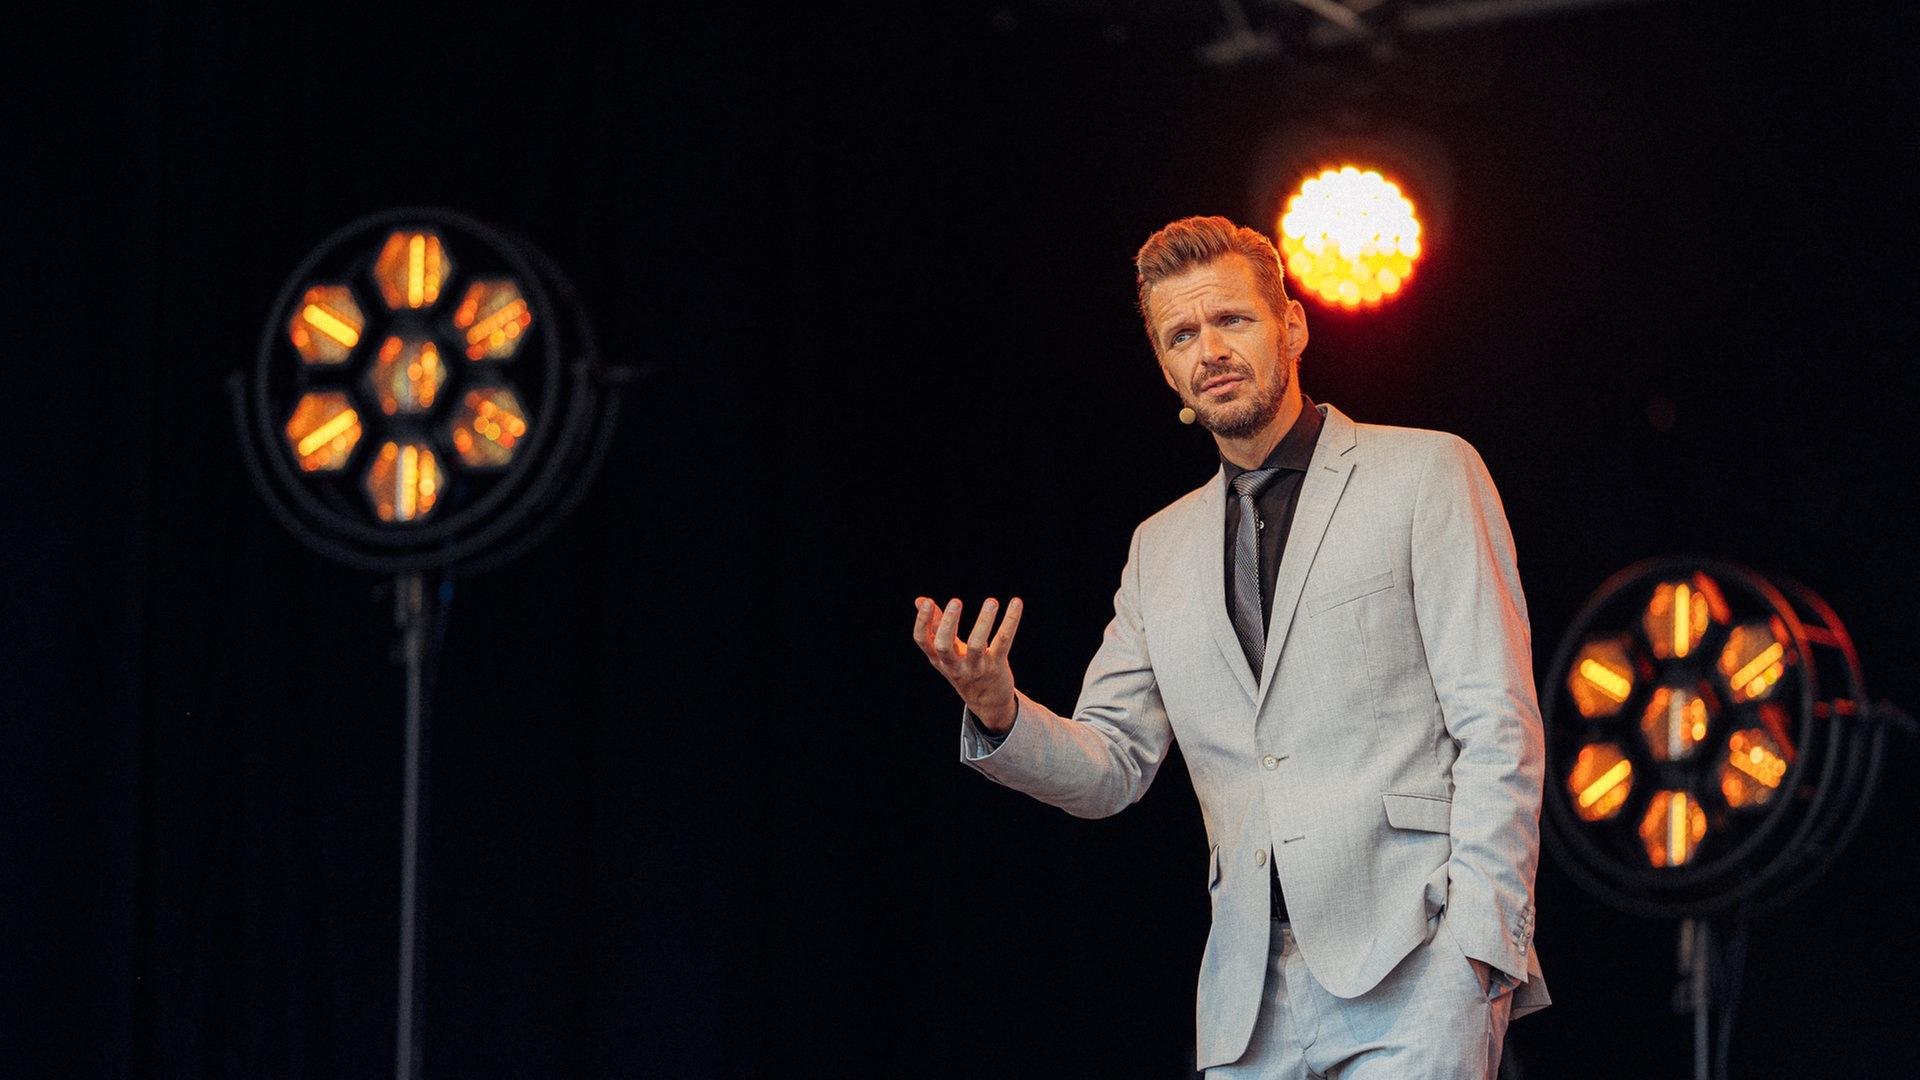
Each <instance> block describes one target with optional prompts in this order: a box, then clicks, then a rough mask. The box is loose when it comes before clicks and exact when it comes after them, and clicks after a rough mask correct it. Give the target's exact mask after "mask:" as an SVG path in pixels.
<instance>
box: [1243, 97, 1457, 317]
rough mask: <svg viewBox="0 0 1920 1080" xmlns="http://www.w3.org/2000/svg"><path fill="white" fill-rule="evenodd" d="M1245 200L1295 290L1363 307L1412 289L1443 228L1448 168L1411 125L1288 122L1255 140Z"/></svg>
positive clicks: (1353, 308) (1328, 302)
mask: <svg viewBox="0 0 1920 1080" xmlns="http://www.w3.org/2000/svg"><path fill="white" fill-rule="evenodd" d="M1249 201H1250V203H1251V214H1252V215H1253V220H1255V221H1257V222H1258V223H1259V224H1260V225H1261V226H1262V227H1264V228H1266V229H1268V230H1269V231H1270V233H1271V235H1272V236H1273V238H1274V242H1275V244H1276V245H1277V246H1278V247H1279V249H1280V254H1281V261H1282V262H1283V263H1285V265H1286V269H1287V275H1288V277H1289V278H1290V279H1292V285H1293V287H1294V291H1295V292H1296V293H1298V294H1299V295H1300V296H1301V297H1302V298H1304V299H1306V300H1309V301H1311V302H1314V303H1318V304H1322V305H1325V306H1328V307H1333V308H1339V309H1341V310H1344V311H1349V312H1363V311H1369V310H1373V309H1376V308H1379V307H1380V306H1381V305H1383V304H1386V303H1389V302H1391V301H1393V300H1394V299H1395V298H1397V297H1400V296H1403V295H1405V294H1406V292H1407V290H1408V288H1409V287H1410V284H1411V283H1412V282H1413V280H1414V279H1415V276H1416V271H1417V268H1418V266H1419V264H1420V262H1421V260H1422V258H1423V257H1424V256H1425V255H1426V253H1427V250H1428V247H1429V238H1430V237H1431V236H1432V235H1435V234H1436V233H1438V232H1443V231H1444V229H1445V225H1446V219H1447V218H1448V216H1449V211H1450V203H1451V201H1452V182H1451V169H1450V167H1449V165H1448V161H1447V155H1446V154H1445V153H1444V152H1443V151H1442V149H1441V148H1440V146H1439V144H1438V143H1437V142H1435V141H1434V140H1433V139H1432V138H1430V137H1428V136H1426V135H1424V134H1422V133H1420V132H1418V131H1415V130H1413V129H1411V128H1404V127H1395V128H1386V129H1378V130H1375V129H1372V128H1367V127H1364V126H1349V127H1342V128H1332V127H1327V126H1324V125H1320V124H1316V123H1292V124H1288V125H1285V126H1283V127H1281V128H1278V129H1276V130H1275V131H1273V132H1270V133H1268V134H1267V135H1266V136H1265V138H1264V139H1263V140H1262V141H1261V143H1260V144H1259V146H1258V147H1257V149H1256V154H1255V159H1254V166H1253V175H1252V179H1251V183H1250V195H1249Z"/></svg>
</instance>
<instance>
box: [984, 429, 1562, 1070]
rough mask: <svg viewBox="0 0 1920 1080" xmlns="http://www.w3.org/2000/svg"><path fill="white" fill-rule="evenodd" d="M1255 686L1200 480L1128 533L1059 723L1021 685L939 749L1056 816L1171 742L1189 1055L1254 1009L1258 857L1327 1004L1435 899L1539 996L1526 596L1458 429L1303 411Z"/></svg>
mask: <svg viewBox="0 0 1920 1080" xmlns="http://www.w3.org/2000/svg"><path fill="white" fill-rule="evenodd" d="M1319 408H1320V409H1321V410H1322V411H1323V412H1324V413H1325V415H1326V424H1325V426H1324V428H1323V430H1322V431H1321V435H1320V441H1319V444H1318V446H1317V447H1316V448H1315V450H1314V454H1313V461H1312V464H1311V465H1310V466H1309V467H1308V470H1307V475H1306V477H1305V478H1304V480H1303V482H1302V485H1301V489H1300V497H1299V505H1298V508H1297V509H1296V511H1295V515H1294V520H1293V526H1292V530H1291V532H1290V533H1289V534H1288V538H1287V545H1286V552H1285V555H1284V556H1283V557H1282V559H1281V562H1280V567H1279V570H1278V579H1277V580H1276V582H1275V585H1274V596H1273V611H1272V615H1271V619H1270V622H1269V629H1268V637H1267V650H1266V663H1265V668H1266V670H1265V671H1263V672H1261V673H1260V674H1259V676H1258V677H1257V678H1256V676H1255V673H1254V672H1252V671H1250V670H1249V669H1248V667H1247V663H1246V659H1245V654H1243V653H1242V652H1241V650H1240V646H1239V643H1238V641H1237V640H1236V639H1235V638H1234V633H1233V627H1232V625H1231V624H1230V623H1229V622H1228V619H1227V614H1226V593H1225V589H1226V583H1225V574H1224V571H1223V568H1222V551H1223V548H1224V536H1223V530H1224V528H1225V524H1224V523H1225V515H1226V506H1225V485H1224V483H1223V482H1222V481H1221V479H1220V478H1219V477H1218V476H1216V477H1215V478H1214V479H1213V480H1212V481H1211V482H1209V483H1207V484H1206V485H1205V486H1203V487H1201V488H1199V489H1197V490H1195V491H1193V492H1190V493H1189V494H1188V495H1186V496H1185V497H1184V498H1182V499H1180V500H1179V501H1178V502H1175V503H1174V504H1172V505H1171V506H1168V507H1167V508H1166V509H1164V510H1162V511H1160V512H1159V513H1157V514H1155V515H1154V516H1153V517H1151V518H1149V519H1147V521H1145V522H1143V523H1142V524H1141V525H1140V526H1139V528H1138V529H1136V530H1135V532H1134V536H1133V543H1132V547H1131V550H1130V551H1129V554H1128V558H1127V565H1126V569H1125V571H1124V572H1123V575H1122V579H1121V583H1120V588H1119V591H1118V592H1117V593H1116V595H1115V597H1114V618H1113V621H1112V622H1111V623H1110V624H1109V625H1108V626H1107V630H1106V634H1105V637H1104V639H1103V641H1102V643H1101V646H1100V650H1099V652H1098V653H1097V654H1096V655H1095V657H1094V659H1093V662H1092V664H1091V665H1090V666H1089V667H1088V669H1087V674H1086V680H1085V683H1084V685H1083V687H1082V690H1081V694H1080V700H1079V703H1078V704H1077V705H1076V706H1075V708H1074V713H1073V716H1072V718H1071V719H1069V718H1064V717H1061V716H1058V715H1056V714H1054V713H1052V712H1050V711H1048V710H1047V709H1046V708H1045V707H1044V706H1042V705H1039V704H1038V703H1036V702H1034V701H1033V700H1032V699H1031V698H1027V697H1025V696H1024V695H1022V696H1021V698H1020V700H1019V703H1018V704H1019V713H1018V718H1017V720H1016V721H1015V723H1014V726H1013V730H1012V731H1011V732H1010V733H1009V734H1008V735H1007V737H1006V738H1005V740H1004V741H1003V742H1001V743H1000V745H998V746H997V747H996V746H993V745H992V744H991V743H990V742H989V741H988V740H986V739H985V738H984V737H982V735H981V733H980V731H979V730H978V729H976V728H975V727H974V726H973V725H972V723H971V722H970V721H967V720H963V722H962V735H961V756H962V759H963V760H965V761H966V762H967V763H968V764H970V765H972V766H973V767H974V768H976V769H978V770H980V771H981V772H982V773H984V774H986V775H987V776H989V777H991V778H992V779H994V780H996V781H998V782H1000V783H1002V784H1006V785H1008V786H1010V787H1013V788H1017V789H1019V790H1021V791H1024V792H1027V793H1028V794H1030V795H1033V796H1034V797H1036V798H1039V799H1041V800H1044V801H1046V802H1048V803H1052V804H1053V805H1056V806H1059V807H1061V808H1062V809H1065V810H1067V811H1068V812H1070V813H1073V814H1076V815H1079V816H1082V817H1102V816H1105V815H1108V814H1113V813H1117V812H1119V811H1120V810H1122V809H1124V808H1126V807H1127V806H1129V805H1131V804H1132V803H1133V802H1135V801H1136V800H1138V799H1139V798H1140V797H1141V795H1142V794H1144V793H1145V791H1146V789H1147V785H1148V784H1150V783H1151V782H1152V781H1153V777H1154V773H1155V772H1156V770H1157V769H1158V768H1159V766H1160V763H1161V762H1162V760H1164V758H1165V756H1166V753H1167V749H1168V746H1169V745H1170V743H1171V742H1172V740H1174V739H1176V738H1177V739H1179V741H1180V747H1181V752H1182V756H1183V757H1184V758H1185V760H1186V762H1187V768H1188V770H1189V772H1190V774H1191V776H1192V780H1193V787H1194V791H1195V792H1196V794H1197V795H1198V797H1199V801H1200V807H1201V812H1202V815H1203V817H1204V819H1205V823H1206V830H1207V842H1208V845H1209V851H1208V854H1207V891H1208V893H1209V895H1210V896H1211V898H1212V904H1213V928H1212V932H1211V934H1210V935H1209V937H1208V940H1207V947H1206V953H1205V955H1204V957H1203V958H1202V960H1201V965H1200V979H1199V1001H1198V1010H1197V1020H1198V1043H1197V1046H1196V1053H1197V1060H1196V1065H1197V1066H1198V1067H1200V1068H1206V1067H1208V1066H1211V1065H1218V1064H1224V1063H1227V1062H1231V1061H1233V1060H1235V1059H1237V1058H1238V1057H1239V1056H1240V1055H1241V1053H1242V1052H1243V1051H1244V1050H1245V1048H1246V1046H1247V1043H1248V1039H1249V1036H1250V1035H1251V1033H1252V1030H1253V1024H1254V1020H1255V1018H1256V1016H1257V1015H1258V1013H1259V1008H1260V996H1261V993H1262V986H1263V983H1264V981H1265V975H1266V958H1267V945H1268V936H1269V932H1270V927H1271V919H1270V911H1269V907H1270V905H1269V902H1268V900H1269V898H1268V892H1269V884H1268V877H1269V876H1270V875H1271V874H1272V873H1273V870H1274V869H1275V867H1269V865H1268V862H1269V860H1272V861H1274V862H1275V863H1277V869H1278V871H1279V875H1280V881H1281V882H1282V886H1283V888H1284V890H1285V892H1286V898H1287V909H1288V914H1289V917H1290V918H1291V920H1292V923H1293V929H1294V935H1295V937H1296V939H1297V940H1298V942H1299V947H1300V952H1301V956H1302V958H1303V959H1304V960H1305V961H1306V964H1307V967H1308V969H1309V970H1310V971H1312V973H1313V975H1314V978H1315V979H1317V980H1318V981H1319V982H1320V984H1321V985H1322V986H1324V987H1326V988H1327V990H1328V991H1330V992H1332V993H1333V994H1335V995H1338V996H1340V997H1354V996H1357V995H1359V994H1362V993H1364V992H1366V991H1367V990H1369V989H1371V988H1372V987H1374V986H1375V985H1377V984H1378V983H1379V982H1380V980H1381V979H1382V978H1384V977H1385V976H1386V975H1387V973H1388V972H1389V971H1391V970H1392V969H1393V967H1394V966H1395V965H1396V964H1397V963H1398V962H1399V961H1400V960H1401V959H1402V958H1403V957H1405V956H1406V955H1407V954H1408V953H1409V952H1411V951H1412V950H1413V949H1414V948H1415V947H1416V946H1418V945H1419V944H1420V943H1421V942H1422V941H1424V940H1426V939H1427V938H1428V937H1429V936H1430V935H1431V934H1432V933H1433V932H1434V930H1435V928H1436V927H1437V926H1438V922H1439V919H1440V918H1441V917H1442V916H1443V914H1444V917H1445V919H1446V921H1447V925H1448V927H1449V929H1450V930H1451V931H1452V933H1453V935H1454V937H1455V938H1456V939H1458V941H1459V942H1460V945H1461V947H1462V949H1463V951H1465V952H1466V954H1467V955H1468V956H1470V957H1473V958H1475V959H1479V960H1484V961H1486V962H1487V963H1488V964H1490V965H1492V966H1493V967H1494V968H1495V969H1497V970H1498V971H1499V972H1501V973H1503V974H1504V975H1505V979H1504V980H1503V981H1504V982H1506V983H1508V984H1518V990H1517V992H1516V997H1515V1001H1514V1013H1515V1015H1520V1014H1523V1013H1525V1012H1528V1011H1531V1010H1532V1009H1534V1008H1538V1007H1540V1006H1542V1005H1544V1004H1546V995H1545V986H1544V983H1543V982H1542V980H1541V979H1540V977H1539V973H1540V968H1539V965H1538V962H1537V960H1536V959H1535V957H1534V956H1533V950H1532V948H1531V942H1532V937H1533V884H1534V873H1535V869H1536V867H1537V865H1538V859H1539V815H1540V785H1541V779H1542V772H1543V758H1544V747H1543V744H1542V731H1541V722H1540V712H1539V706H1538V704H1537V701H1536V698H1535V693H1534V685H1533V669H1532V654H1531V646H1530V644H1529V630H1528V624H1527V613H1526V602H1525V600H1524V598H1523V597H1522V594H1521V589H1520V579H1519V575H1518V573H1517V571H1516V569H1515V563H1514V551H1513V540H1512V536H1511V533H1510V531H1509V529H1508V526H1507V521H1506V516H1505V512H1504V511H1503V509H1502V508H1501V504H1500V498H1499V495H1498V493H1497V492H1496V491H1495V489H1494V486H1493V482H1492V480H1491V478H1490V477H1489V476H1488V475H1487V470H1486V467H1485V466H1484V465H1483V464H1482V462H1481V460H1480V457H1479V455H1478V454H1477V453H1475V452H1474V450H1473V448H1472V447H1470V446H1469V445H1467V444H1466V443H1465V442H1464V441H1462V440H1460V439H1459V438H1457V437H1455V436H1452V435H1448V434H1444V433H1441V432H1433V431H1417V430H1411V429H1406V428H1390V427H1381V426H1377V425H1371V424H1356V423H1354V422H1353V421H1352V420H1349V419H1348V418H1347V417H1346V416H1345V415H1344V414H1342V413H1341V412H1340V411H1339V410H1338V409H1335V408H1333V407H1331V406H1326V405H1323V406H1319Z"/></svg>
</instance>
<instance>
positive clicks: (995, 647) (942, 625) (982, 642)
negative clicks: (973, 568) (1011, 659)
mask: <svg viewBox="0 0 1920 1080" xmlns="http://www.w3.org/2000/svg"><path fill="white" fill-rule="evenodd" d="M913 607H914V617H913V642H914V644H916V645H918V646H920V651H921V652H923V653H926V654H927V660H928V661H929V662H930V663H932V664H933V666H934V668H935V669H937V670H938V671H939V672H940V674H942V675H945V676H946V677H947V682H949V683H951V684H953V688H954V689H955V690H956V691H958V692H959V694H960V699H961V700H962V701H964V702H966V703H967V710H968V711H969V712H971V713H973V715H974V719H976V720H978V721H980V725H981V726H982V727H984V728H986V729H987V730H988V731H991V732H993V733H994V734H996V735H1004V734H1006V733H1007V732H1008V731H1010V730H1012V728H1013V718H1014V711H1015V700H1016V699H1015V696H1014V691H1013V668H1012V667H1011V666H1009V665H1008V663H1007V653H1008V652H1009V651H1011V650H1012V648H1013V635H1014V634H1015V633H1016V632H1017V631H1018V630H1019V629H1020V607H1021V605H1020V598H1019V597H1017V596H1016V597H1014V598H1013V599H1012V600H1009V601H1007V613H1006V617H1005V618H1003V619H1001V620H1000V629H999V630H997V631H996V630H995V629H994V628H993V619H994V616H995V615H997V614H998V613H999V611H1000V602H999V601H998V600H995V599H993V598H992V597H988V598H987V600H986V602H985V603H983V604H981V605H980V615H979V617H978V618H976V619H974V621H973V632H972V633H970V634H968V635H967V639H966V640H965V641H961V640H959V636H960V611H961V605H960V601H959V600H957V599H955V600H949V601H947V606H946V607H944V608H942V607H941V606H939V605H938V604H935V603H934V602H933V601H932V600H931V599H929V598H927V597H925V596H922V597H918V598H916V599H915V600H914V602H913Z"/></svg>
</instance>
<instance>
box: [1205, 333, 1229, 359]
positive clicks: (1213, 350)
mask: <svg viewBox="0 0 1920 1080" xmlns="http://www.w3.org/2000/svg"><path fill="white" fill-rule="evenodd" d="M1200 351H1201V353H1202V354H1204V355H1205V356H1206V358H1207V359H1209V360H1224V359H1225V358H1226V357H1227V354H1228V352H1227V336H1226V335H1225V334H1223V333H1221V332H1220V328H1219V327H1217V326H1203V327H1201V328H1200Z"/></svg>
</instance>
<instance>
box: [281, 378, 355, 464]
mask: <svg viewBox="0 0 1920 1080" xmlns="http://www.w3.org/2000/svg"><path fill="white" fill-rule="evenodd" d="M285 432H286V437H287V445H288V447H289V448H291V449H292V451H293V456H294V459H295V460H296V461H298V462H299V463H300V468H301V469H303V470H304V471H306V472H338V471H340V470H341V469H344V468H346V466H347V457H348V455H350V454H352V453H353V448H354V446H355V445H357V444H358V443H359V442H360V414H359V413H357V412H355V411H354V408H353V405H352V403H351V402H349V401H348V400H347V395H346V394H344V393H341V392H340V391H338V390H317V391H311V392H309V393H306V394H302V395H301V396H300V400H299V402H298V403H297V404H295V405H294V407H293V415H292V416H290V417H288V418H287V426H286V428H285Z"/></svg>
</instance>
